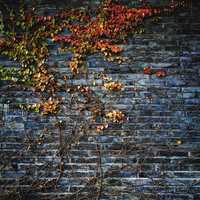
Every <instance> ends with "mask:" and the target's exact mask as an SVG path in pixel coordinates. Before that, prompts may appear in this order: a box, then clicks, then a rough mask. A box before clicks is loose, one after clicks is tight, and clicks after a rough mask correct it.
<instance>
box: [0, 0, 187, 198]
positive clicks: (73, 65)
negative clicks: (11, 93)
mask: <svg viewBox="0 0 200 200" xmlns="http://www.w3.org/2000/svg"><path fill="white" fill-rule="evenodd" d="M180 6H183V4H182V3H180V2H176V1H171V3H170V4H169V5H167V6H165V7H156V8H153V7H151V6H150V5H148V4H144V5H143V6H141V7H139V8H129V7H127V6H125V5H122V4H119V3H117V2H114V1H111V0H106V1H103V2H102V3H101V5H100V7H99V8H97V9H96V12H95V13H96V15H95V16H93V15H92V14H91V13H90V12H89V11H88V10H85V9H70V10H68V9H66V10H62V11H59V13H57V14H55V15H51V16H40V15H38V14H37V10H36V9H35V7H29V8H26V5H25V3H23V1H21V4H20V10H19V12H15V11H13V10H11V11H10V12H8V22H9V23H8V25H7V26H6V30H5V26H4V25H3V20H2V18H1V20H0V24H1V25H0V30H1V32H2V33H3V35H2V37H1V38H0V54H1V56H5V57H8V58H10V59H12V60H14V61H17V62H18V63H19V64H20V68H15V67H9V68H7V67H5V66H0V80H1V81H11V82H12V84H13V85H22V86H26V87H29V88H30V89H31V90H32V91H33V92H34V93H36V94H38V96H39V98H40V102H36V103H33V104H21V105H20V106H19V108H20V109H23V110H27V111H32V112H36V113H40V114H42V115H44V116H57V115H58V114H59V113H66V112H68V111H69V110H71V111H72V112H77V113H78V115H80V116H83V118H84V116H85V118H86V119H84V120H83V119H82V120H83V121H82V123H80V124H79V127H77V125H76V126H75V128H74V129H73V130H72V133H71V139H70V143H68V144H66V143H64V132H63V131H64V130H65V124H66V123H67V122H65V121H62V120H57V122H56V123H55V129H57V130H58V132H59V141H60V143H59V144H60V146H59V153H58V154H59V158H60V163H59V175H58V177H57V178H55V179H53V180H51V181H41V180H40V181H35V182H33V183H32V188H34V189H36V190H45V189H47V188H52V187H55V188H56V187H57V185H58V183H59V181H60V179H61V177H62V176H63V174H64V165H65V163H64V162H65V161H64V156H66V154H67V153H68V151H69V149H70V148H71V147H72V146H73V145H76V144H77V143H78V142H79V140H80V138H81V137H83V136H84V135H85V134H87V131H88V130H95V131H96V133H97V134H100V133H102V132H103V131H104V130H106V129H107V128H108V127H109V125H110V124H122V123H123V122H125V121H126V120H128V119H127V116H126V113H123V111H120V110H118V109H116V110H114V109H111V110H109V109H107V108H106V102H103V101H102V100H101V98H102V97H103V96H101V95H98V94H97V93H96V92H95V89H93V86H95V87H98V88H100V89H101V90H102V91H105V92H106V93H107V95H109V94H111V95H113V94H114V93H116V94H118V93H119V92H121V91H123V89H124V88H125V87H126V86H125V85H124V84H123V83H121V82H120V81H114V80H112V78H111V77H109V76H108V75H106V74H105V73H103V72H101V73H96V74H93V75H94V76H93V78H94V80H93V83H92V84H93V86H91V85H92V84H91V85H89V86H88V85H84V84H82V85H77V84H74V83H73V81H75V80H79V79H86V80H88V77H89V76H90V75H91V74H90V71H89V66H88V64H87V57H88V56H90V55H94V54H101V55H102V56H103V58H104V59H105V60H107V61H108V62H115V63H118V64H121V63H127V62H129V59H128V58H126V57H123V56H122V54H121V53H122V52H123V51H124V49H123V45H124V44H126V43H127V39H128V38H129V37H130V36H131V35H133V34H138V33H142V31H141V30H142V29H141V25H142V24H143V22H144V20H146V19H148V18H150V17H155V16H159V15H161V14H164V13H171V12H173V11H175V10H176V9H177V8H178V7H180ZM66 32H67V33H66ZM49 43H51V44H52V43H53V44H57V45H58V52H59V53H61V54H62V53H63V52H68V53H71V54H72V57H71V59H69V60H67V58H66V62H67V66H68V68H69V72H68V73H66V74H64V75H63V74H62V75H61V74H59V73H58V72H55V71H53V68H56V65H55V66H53V67H52V66H50V65H49V64H48V59H49V57H50V56H51V53H50V45H49ZM144 74H147V75H153V74H155V75H156V76H157V77H158V78H163V77H165V76H167V72H166V71H164V70H157V71H154V70H152V67H151V66H147V67H145V68H144ZM95 76H96V78H97V79H100V80H101V81H102V82H101V83H103V84H99V85H98V83H97V82H96V80H95ZM62 92H64V93H65V95H66V96H67V97H69V98H66V97H63V96H62V95H60V93H62ZM88 116H89V117H88ZM44 140H45V139H44V135H42V136H41V137H39V138H38V139H37V140H36V143H34V145H36V146H37V145H41V144H43V143H44ZM28 141H29V142H30V141H32V140H31V139H28ZM31 145H32V146H33V144H31ZM31 145H29V146H28V150H29V149H30V148H32V146H31ZM97 151H98V154H99V160H98V164H97V165H98V172H99V173H98V174H99V176H98V177H93V178H91V180H89V181H88V183H87V184H93V185H96V187H97V194H98V195H97V198H96V199H100V196H101V193H102V190H103V172H102V167H101V147H100V144H98V145H97ZM87 184H86V185H87ZM81 192H82V191H78V193H81ZM73 196H74V195H72V197H71V199H73ZM75 196H76V197H77V193H76V194H75ZM76 197H75V198H76Z"/></svg>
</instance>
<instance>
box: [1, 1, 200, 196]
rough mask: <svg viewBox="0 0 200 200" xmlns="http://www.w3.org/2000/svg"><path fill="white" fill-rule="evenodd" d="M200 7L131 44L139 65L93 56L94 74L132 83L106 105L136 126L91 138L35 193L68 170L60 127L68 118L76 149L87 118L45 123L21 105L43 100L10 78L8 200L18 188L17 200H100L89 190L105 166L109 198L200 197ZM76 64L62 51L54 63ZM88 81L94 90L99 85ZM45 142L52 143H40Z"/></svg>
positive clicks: (195, 4)
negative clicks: (77, 129)
mask: <svg viewBox="0 0 200 200" xmlns="http://www.w3.org/2000/svg"><path fill="white" fill-rule="evenodd" d="M127 2H128V3H130V4H132V3H133V2H132V1H126V3H127ZM159 2H162V1H159ZM163 2H164V1H163ZM152 3H154V4H156V3H158V1H152ZM199 8H200V2H199V1H192V4H191V7H190V9H182V10H181V11H179V12H176V13H174V14H171V15H169V16H162V17H161V18H160V20H159V22H157V23H155V22H153V20H148V21H147V22H146V23H145V33H144V34H142V35H135V36H133V37H132V38H130V40H129V43H128V44H127V45H126V46H124V47H125V52H123V55H125V56H128V57H129V58H130V59H131V63H129V64H114V63H107V62H106V61H104V60H103V58H102V57H101V56H100V55H94V56H89V57H88V64H89V67H90V72H91V76H92V72H95V71H97V72H98V71H103V72H105V73H107V74H108V75H109V76H110V77H112V78H113V80H118V81H121V82H123V83H124V84H125V85H126V86H125V89H124V90H123V91H122V92H120V93H119V94H117V95H111V96H109V95H106V96H104V99H103V100H104V101H105V102H107V108H108V109H109V108H117V109H121V110H123V111H124V112H125V113H126V115H127V116H128V118H129V120H128V121H127V122H125V123H123V124H120V125H115V124H113V125H112V124H111V125H109V127H108V129H107V130H106V131H105V132H104V133H102V134H95V133H94V132H93V131H90V132H89V133H87V134H86V135H81V138H80V141H79V142H78V143H77V144H74V145H72V146H71V148H70V150H69V151H68V152H67V153H66V154H65V155H64V174H63V176H62V178H61V180H60V181H59V183H58V187H57V188H50V189H46V190H42V191H32V192H31V191H29V190H28V189H27V188H29V187H33V186H30V184H31V183H33V181H34V180H38V179H40V180H51V179H52V178H55V177H57V175H58V174H59V162H60V158H59V156H58V143H59V131H58V129H56V128H55V126H54V124H55V123H56V121H58V120H63V121H66V127H65V129H64V131H63V134H64V137H65V141H66V143H68V142H70V134H73V126H74V121H76V120H78V121H79V123H83V124H84V121H81V120H83V119H81V117H80V116H77V115H76V113H74V112H73V111H72V112H71V113H70V112H68V113H61V114H59V115H58V116H57V117H54V116H50V117H44V116H41V115H39V114H37V113H31V112H26V111H22V110H20V109H17V108H16V105H17V104H20V103H34V102H37V101H38V97H37V94H34V93H33V92H32V91H30V90H27V89H23V88H20V87H19V88H18V87H12V86H11V85H9V84H8V82H5V81H4V82H3V81H1V82H0V84H1V85H0V156H1V159H0V166H1V167H0V168H1V172H0V191H1V193H0V199H1V200H5V199H4V198H5V197H4V196H3V194H5V193H6V192H7V191H13V190H14V189H15V188H17V189H16V191H17V193H18V195H17V197H16V196H15V197H9V198H10V199H11V200H12V198H13V200H14V199H17V198H19V199H20V198H21V199H25V200H27V199H31V200H32V199H34V198H36V199H46V200H47V199H48V200H60V199H91V200H93V199H96V198H94V197H93V196H91V193H95V192H97V191H96V189H95V187H94V186H92V185H88V186H86V188H85V189H84V190H83V191H81V188H82V187H83V186H85V185H87V182H88V180H89V179H90V178H91V177H93V176H95V175H98V174H99V173H100V172H99V163H100V162H101V166H102V171H103V176H104V179H103V190H102V195H101V197H100V199H101V200H136V199H137V200H138V199H141V200H142V199H144V200H146V199H152V200H156V199H158V200H162V199H163V200H198V199H200V185H199V184H200V157H199V156H200V151H199V150H200V149H199V148H200V135H199V134H200V131H199V130H200V118H199V115H200V98H199V95H200V78H199V72H200V14H199ZM68 58H70V55H67V54H58V52H57V50H56V49H55V48H54V46H53V45H52V50H51V56H50V58H49V61H48V62H49V64H50V65H51V66H52V67H53V66H54V65H53V64H54V63H56V64H57V68H56V69H53V70H55V71H59V73H60V74H61V75H62V74H65V73H66V72H68V71H69V68H68V67H67V65H68V64H67V62H66V60H67V59H68ZM0 63H1V64H6V65H8V66H9V65H10V63H11V62H10V61H8V60H6V59H4V58H1V59H0ZM146 65H151V66H152V67H153V68H154V69H165V70H166V71H167V72H168V74H169V76H167V77H165V78H162V79H160V78H157V77H156V76H154V75H152V76H149V75H144V74H143V68H144V67H145V66H146ZM79 82H82V80H77V82H75V83H77V84H78V83H79ZM85 83H86V84H91V82H90V81H89V80H87V81H85ZM94 88H95V86H94ZM96 91H98V88H96ZM99 92H100V93H101V92H102V91H99ZM61 95H62V94H61ZM71 131H72V132H71ZM41 137H42V138H44V143H42V144H36V142H35V141H37V140H38V139H39V138H41ZM30 141H31V143H32V145H31V146H30V145H29V142H30ZM177 141H181V142H180V143H179V142H177ZM72 144H73V143H72ZM99 150H100V153H101V161H99V156H98V152H99ZM27 191H28V192H27ZM77 191H80V192H77ZM74 192H77V193H76V195H73V194H74ZM87 192H88V193H89V194H87ZM23 193H24V195H22V194H23ZM19 194H20V195H21V196H20V195H19Z"/></svg>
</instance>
